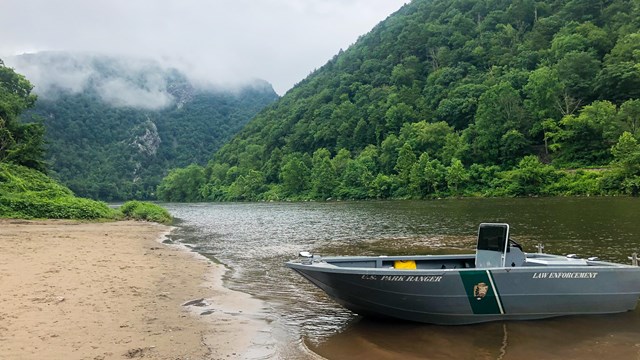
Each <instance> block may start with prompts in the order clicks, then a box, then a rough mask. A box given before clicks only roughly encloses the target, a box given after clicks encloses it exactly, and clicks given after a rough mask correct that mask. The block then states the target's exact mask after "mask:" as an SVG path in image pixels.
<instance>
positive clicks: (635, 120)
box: [618, 99, 640, 137]
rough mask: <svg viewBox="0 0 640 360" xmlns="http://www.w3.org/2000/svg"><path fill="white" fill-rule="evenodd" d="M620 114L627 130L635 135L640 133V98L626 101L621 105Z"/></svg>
mask: <svg viewBox="0 0 640 360" xmlns="http://www.w3.org/2000/svg"><path fill="white" fill-rule="evenodd" d="M618 116H619V117H620V121H621V122H622V124H623V128H624V130H625V131H628V132H630V133H631V135H633V136H635V137H638V136H639V135H640V99H634V100H627V101H625V102H624V103H623V104H622V105H621V106H620V111H618Z"/></svg>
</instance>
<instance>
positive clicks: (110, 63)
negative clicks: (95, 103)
mask: <svg viewBox="0 0 640 360" xmlns="http://www.w3.org/2000/svg"><path fill="white" fill-rule="evenodd" d="M6 64H7V65H8V66H10V67H13V68H14V69H15V70H16V71H17V72H19V73H21V74H23V75H25V76H26V77H27V79H29V81H31V83H32V84H34V92H35V93H36V94H38V96H40V97H42V98H45V99H46V98H55V97H56V96H58V95H59V94H60V93H61V92H68V93H73V94H76V93H80V92H95V93H96V94H97V95H98V96H99V97H100V98H101V99H102V100H103V101H105V102H106V103H109V104H111V105H113V106H117V107H135V108H142V109H149V110H157V109H162V108H165V107H168V106H170V105H172V104H173V103H174V101H175V99H174V97H173V95H171V94H170V92H169V91H168V86H169V84H168V81H167V76H168V75H169V71H170V69H165V68H162V67H161V66H160V65H159V64H158V63H156V62H154V61H150V60H141V59H133V58H114V57H106V56H99V55H88V54H67V53H53V52H47V53H38V54H26V55H22V56H14V57H10V58H7V60H6Z"/></svg>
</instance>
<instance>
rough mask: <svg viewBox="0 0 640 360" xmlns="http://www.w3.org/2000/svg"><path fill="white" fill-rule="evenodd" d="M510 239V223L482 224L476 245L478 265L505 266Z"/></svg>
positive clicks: (480, 266)
mask: <svg viewBox="0 0 640 360" xmlns="http://www.w3.org/2000/svg"><path fill="white" fill-rule="evenodd" d="M508 239H509V225H507V224H480V228H479V229H478V244H477V247H476V267H477V268H491V267H503V266H504V264H505V253H506V252H507V246H508Z"/></svg>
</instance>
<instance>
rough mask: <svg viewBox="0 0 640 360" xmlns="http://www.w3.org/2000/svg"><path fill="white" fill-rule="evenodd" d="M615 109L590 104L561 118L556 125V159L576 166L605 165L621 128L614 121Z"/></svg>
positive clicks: (603, 102) (608, 103)
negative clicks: (558, 137) (558, 134)
mask: <svg viewBox="0 0 640 360" xmlns="http://www.w3.org/2000/svg"><path fill="white" fill-rule="evenodd" d="M617 119H618V117H617V111H616V106H615V105H614V104H612V103H611V102H609V101H594V102H593V103H592V104H591V105H588V106H585V107H584V108H583V109H582V110H581V111H580V114H579V115H577V116H575V115H568V116H565V117H564V118H563V119H562V121H561V122H560V125H561V127H562V130H561V132H560V137H561V141H560V142H559V145H560V151H561V153H560V154H559V158H560V160H562V161H565V162H577V163H578V164H584V165H587V164H605V163H607V162H608V161H609V160H610V158H611V155H610V149H611V146H613V144H615V142H616V139H618V137H619V135H620V133H621V132H622V127H621V124H620V122H619V121H618V120H617Z"/></svg>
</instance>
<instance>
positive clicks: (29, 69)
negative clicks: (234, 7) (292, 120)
mask: <svg viewBox="0 0 640 360" xmlns="http://www.w3.org/2000/svg"><path fill="white" fill-rule="evenodd" d="M6 62H7V65H10V66H12V67H14V68H16V69H17V70H18V71H20V72H21V73H23V74H25V76H26V77H27V78H28V79H29V80H30V81H31V82H32V83H34V85H35V88H34V92H35V93H36V94H37V95H38V100H37V102H36V104H35V107H34V108H33V109H32V110H30V111H28V112H26V113H24V114H23V116H22V118H23V119H24V120H25V121H32V120H33V119H36V120H40V121H42V123H43V124H44V126H45V128H46V132H45V134H46V135H45V139H46V141H47V146H46V149H45V150H46V161H47V163H48V165H49V169H50V173H51V175H52V176H53V177H54V178H56V179H58V180H59V181H61V182H62V183H64V184H65V185H66V186H68V187H69V188H70V189H72V190H73V191H74V193H76V194H77V195H79V196H83V197H91V198H97V199H101V200H122V199H132V198H136V199H153V198H154V197H155V188H156V186H157V185H158V183H159V182H160V180H161V179H162V178H163V177H164V176H165V175H166V174H167V172H168V170H169V169H170V168H175V167H180V166H187V165H189V164H192V163H194V164H201V165H204V164H206V163H207V161H208V160H209V158H210V156H211V154H212V153H213V152H215V151H216V150H217V149H218V148H220V147H221V146H222V145H223V144H224V143H225V142H226V141H228V140H229V139H230V138H231V137H232V136H233V135H234V134H235V133H236V132H237V131H239V130H240V129H241V128H242V127H243V126H244V125H245V124H246V123H247V122H248V121H249V120H250V119H251V118H252V117H253V116H254V115H255V114H256V113H257V112H259V111H260V110H261V109H262V108H264V107H265V106H267V105H269V104H270V103H272V102H273V101H275V100H277V98H278V96H277V94H276V93H275V92H274V90H273V88H272V87H271V85H270V84H268V83H267V82H265V81H262V80H256V81H254V82H253V83H250V84H245V85H242V86H238V87H236V88H222V87H216V86H213V85H207V84H200V83H194V82H193V81H191V80H190V79H188V78H187V77H186V76H185V75H184V74H182V73H181V72H179V71H178V70H176V69H173V68H167V67H163V66H162V64H159V63H157V62H155V61H151V60H141V59H130V58H122V57H108V56H102V55H95V54H70V53H58V52H44V53H36V54H26V55H21V56H17V57H13V58H8V59H6Z"/></svg>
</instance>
